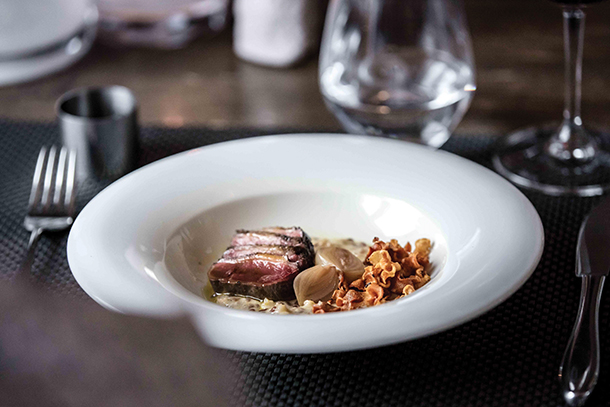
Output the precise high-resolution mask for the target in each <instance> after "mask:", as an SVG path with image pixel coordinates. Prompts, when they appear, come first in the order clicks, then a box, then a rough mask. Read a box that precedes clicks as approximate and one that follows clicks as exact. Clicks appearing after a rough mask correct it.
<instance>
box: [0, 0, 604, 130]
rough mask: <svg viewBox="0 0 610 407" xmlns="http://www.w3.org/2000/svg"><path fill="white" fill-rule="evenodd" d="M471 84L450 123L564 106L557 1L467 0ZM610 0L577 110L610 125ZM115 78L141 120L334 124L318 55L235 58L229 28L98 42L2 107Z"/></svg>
mask: <svg viewBox="0 0 610 407" xmlns="http://www.w3.org/2000/svg"><path fill="white" fill-rule="evenodd" d="M465 4H466V10H467V18H468V23H469V27H470V31H471V35H472V39H473V44H474V52H475V59H476V70H477V87H478V89H477V91H476V94H475V97H474V100H473V103H472V105H471V107H470V110H469V111H468V113H467V114H466V116H465V118H464V120H463V121H462V123H461V124H460V125H459V127H458V129H457V132H459V133H463V134H475V133H476V134H491V135H501V134H504V133H506V132H509V131H510V130H513V129H516V128H518V127H522V126H528V125H534V124H538V123H544V122H548V121H553V120H559V119H560V117H561V112H562V106H563V36H562V21H561V19H562V17H561V11H560V8H559V7H558V6H557V5H556V4H553V3H551V2H549V1H546V0H502V1H500V0H494V1H490V0H465ZM609 23H610V2H605V3H599V4H594V5H592V6H590V7H589V8H588V9H587V26H586V34H585V35H586V37H585V52H584V72H583V119H584V121H585V123H595V124H598V125H601V126H607V127H610V96H609V94H608V92H609V91H610V24H609ZM109 84H121V85H124V86H127V87H129V88H131V89H132V90H133V91H134V93H135V94H136V97H137V98H138V101H139V104H140V120H141V123H142V124H158V125H165V126H192V125H196V126H208V127H213V128H236V127H261V128H276V127H291V128H303V129H307V128H328V129H335V130H340V127H339V125H338V123H337V121H336V120H335V119H334V117H333V116H332V115H331V114H330V113H329V112H328V111H327V109H326V107H325V106H324V103H323V101H322V97H321V95H320V92H319V88H318V80H317V60H316V58H315V55H314V56H312V57H311V58H310V59H309V60H307V61H306V62H304V63H303V64H301V65H299V66H297V67H294V68H291V69H272V68H266V67H262V66H256V65H253V64H250V63H247V62H244V61H241V60H240V59H238V58H237V57H236V56H235V55H234V53H233V51H232V47H231V29H230V27H228V28H227V30H226V31H225V32H224V33H223V34H221V35H219V36H217V37H215V38H200V39H198V40H196V41H194V42H193V43H191V44H189V45H188V46H187V47H186V48H184V49H180V50H173V51H167V50H155V49H134V48H117V47H109V46H105V45H102V44H97V43H96V44H95V45H94V47H93V49H92V50H91V52H90V53H89V54H88V55H86V56H85V57H84V58H83V59H82V60H81V61H80V62H78V63H77V64H75V65H74V66H72V67H70V68H69V69H67V70H65V71H63V72H60V73H58V74H55V75H52V76H49V77H46V78H43V79H39V80H36V81H34V82H31V83H27V84H22V85H16V86H10V87H4V88H0V116H2V117H6V118H14V119H31V120H53V119H54V115H55V113H54V102H55V100H56V99H57V98H58V97H59V96H60V95H61V94H62V93H64V92H66V91H68V90H70V89H73V88H76V87H81V86H93V85H109Z"/></svg>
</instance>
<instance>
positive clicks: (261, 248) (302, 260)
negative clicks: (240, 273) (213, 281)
mask: <svg viewBox="0 0 610 407" xmlns="http://www.w3.org/2000/svg"><path fill="white" fill-rule="evenodd" d="M253 254H272V255H275V256H283V257H284V258H285V259H286V260H288V261H290V262H295V263H297V264H298V266H299V268H303V267H304V268H309V267H311V266H313V262H312V261H311V260H312V257H311V256H310V255H309V251H308V250H307V249H305V248H303V247H298V246H297V247H295V246H269V245H246V246H237V247H229V248H228V249H227V250H226V251H225V252H224V254H223V255H222V258H223V259H239V258H242V257H247V256H251V255H253Z"/></svg>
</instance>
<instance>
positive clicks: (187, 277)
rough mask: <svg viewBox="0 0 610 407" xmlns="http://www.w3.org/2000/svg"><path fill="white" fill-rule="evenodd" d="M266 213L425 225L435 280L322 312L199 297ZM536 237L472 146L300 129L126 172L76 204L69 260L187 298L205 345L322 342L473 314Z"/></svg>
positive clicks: (405, 330) (118, 289)
mask: <svg viewBox="0 0 610 407" xmlns="http://www.w3.org/2000/svg"><path fill="white" fill-rule="evenodd" d="M269 225H280V226H293V225H298V226H301V227H303V229H304V230H305V231H307V232H308V233H309V234H310V235H311V236H318V237H337V238H342V237H353V238H356V239H359V240H364V241H366V242H369V241H371V240H372V238H373V237H375V236H378V237H380V238H382V239H390V238H397V239H399V241H400V242H401V243H405V242H406V241H408V240H409V241H411V242H413V240H414V239H417V238H419V237H428V238H430V239H431V240H432V241H433V244H434V248H433V251H432V255H431V260H432V262H433V264H434V269H433V271H432V280H431V281H430V283H429V284H427V285H426V286H424V287H423V288H422V289H420V290H418V291H416V292H415V293H413V294H411V295H409V296H408V297H406V298H404V299H400V300H397V301H394V302H390V303H387V304H383V305H380V306H377V307H372V308H368V309H361V310H355V311H350V312H343V313H334V314H325V315H268V314H260V313H253V312H246V311H238V310H232V309H228V308H224V307H221V306H219V305H216V304H213V303H211V302H208V301H207V300H205V299H204V298H202V296H201V288H202V285H203V282H202V281H204V280H205V271H206V270H207V268H208V267H209V265H210V264H211V263H212V262H213V261H214V260H215V259H216V258H217V257H218V256H219V255H220V254H221V253H222V250H223V249H224V248H225V247H226V246H227V245H228V244H229V241H230V237H231V235H232V234H233V232H234V231H235V229H238V228H256V227H261V226H269ZM543 238H544V237H543V229H542V224H541V222H540V218H539V217H538V214H537V213H536V210H535V209H534V207H533V206H532V205H531V204H530V202H529V201H528V200H527V198H525V197H524V196H523V195H522V194H521V193H520V192H519V191H518V190H517V189H516V188H514V187H513V186H512V185H510V184H509V183H508V182H507V181H505V180H504V179H503V178H501V177H500V176H498V175H497V174H495V173H493V172H491V171H489V170H487V169H485V168H483V167H481V166H479V165H477V164H475V163H473V162H471V161H468V160H466V159H463V158H460V157H458V156H455V155H453V154H449V153H446V152H442V151H433V150H430V149H428V148H426V147H421V146H418V145H413V144H409V143H406V142H400V141H394V140H388V139H382V138H372V137H361V136H347V135H331V134H322V135H319V134H318V135H312V134H309V135H307V134H302V135H287V136H268V137H259V138H253V139H246V140H239V141H232V142H226V143H221V144H215V145H212V146H208V147H203V148H199V149H195V150H191V151H188V152H185V153H182V154H178V155H175V156H172V157H169V158H166V159H163V160H160V161H158V162H155V163H153V164H150V165H148V166H146V167H144V168H142V169H140V170H137V171H135V172H133V173H132V174H130V175H128V176H126V177H124V178H122V179H120V180H119V181H117V182H115V183H114V184H112V185H111V186H110V187H108V188H107V189H105V190H104V191H103V192H102V193H100V194H99V195H98V196H97V197H96V198H94V199H93V200H92V201H91V202H90V203H89V204H88V205H87V207H86V208H85V209H84V210H83V211H82V212H81V214H80V215H79V216H78V218H77V219H76V222H75V223H74V226H73V227H72V231H71V233H70V237H69V240H68V261H69V264H70V268H71V269H72V272H73V273H74V276H75V278H76V280H77V281H78V283H79V284H80V285H81V287H82V288H83V289H84V290H85V291H86V292H87V293H88V294H89V295H90V296H91V297H92V298H93V299H94V300H96V301H97V302H98V303H100V304H101V305H103V306H105V307H107V308H109V309H112V310H116V311H120V312H124V313H128V314H136V315H149V316H170V315H175V314H178V313H182V312H187V313H189V314H190V315H191V316H192V317H193V320H194V321H195V323H196V325H197V326H198V328H199V329H200V331H201V334H202V336H203V337H204V339H206V340H207V341H208V342H209V343H210V344H212V345H214V346H217V347H222V348H228V349H237V350H246V351H260V352H331V351H344V350H352V349H361V348H368V347H375V346H381V345H387V344H391V343H396V342H401V341H406V340H409V339H414V338H418V337H422V336H425V335H430V334H432V333H435V332H439V331H442V330H445V329H448V328H450V327H453V326H456V325H458V324H461V323H463V322H465V321H467V320H470V319H472V318H474V317H476V316H477V315H480V314H481V313H483V312H485V311H487V310H489V309H491V308H492V307H494V306H496V305H498V304H499V303H500V302H502V301H504V300H505V299H506V298H508V297H509V296H510V295H511V294H512V293H514V292H515V291H516V290H517V289H518V288H519V287H520V286H521V285H522V284H523V283H524V282H525V281H526V280H527V278H528V277H529V276H530V274H531V273H532V272H533V270H534V268H535V267H536V265H537V264H538V261H539V259H540V256H541V254H542V248H543ZM196 276H203V278H201V277H199V278H197V277H196Z"/></svg>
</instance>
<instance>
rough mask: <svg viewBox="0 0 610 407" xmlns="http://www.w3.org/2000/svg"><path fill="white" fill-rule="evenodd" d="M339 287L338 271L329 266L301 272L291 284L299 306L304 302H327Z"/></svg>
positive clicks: (314, 267) (325, 265)
mask: <svg viewBox="0 0 610 407" xmlns="http://www.w3.org/2000/svg"><path fill="white" fill-rule="evenodd" d="M338 286H339V270H337V269H336V268H335V267H334V266H332V265H330V264H323V265H317V266H313V267H310V268H308V269H306V270H303V271H301V272H300V273H299V274H298V275H297V276H296V278H295V279H294V282H293V287H294V293H295V294H296V296H297V301H298V302H299V305H303V304H304V303H305V301H306V300H311V301H314V302H318V301H328V300H330V298H331V297H332V295H333V292H334V291H335V290H336V289H337V287H338Z"/></svg>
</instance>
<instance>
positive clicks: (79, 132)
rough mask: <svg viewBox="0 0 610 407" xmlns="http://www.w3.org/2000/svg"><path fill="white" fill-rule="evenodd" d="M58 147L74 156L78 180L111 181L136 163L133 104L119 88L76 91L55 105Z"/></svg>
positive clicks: (127, 95)
mask: <svg viewBox="0 0 610 407" xmlns="http://www.w3.org/2000/svg"><path fill="white" fill-rule="evenodd" d="M56 111H57V117H58V120H59V127H60V131H61V139H62V143H63V144H64V145H65V146H67V147H69V148H72V149H75V150H76V152H77V162H76V174H77V178H78V179H79V180H82V179H86V178H91V177H95V178H98V179H109V180H115V179H117V178H119V177H121V176H123V175H125V174H126V173H128V172H129V171H131V170H133V169H134V168H135V166H136V163H137V153H138V123H137V121H138V120H137V102H136V98H135V97H134V95H133V93H132V92H131V91H130V90H129V89H127V88H125V87H123V86H108V87H91V88H79V89H74V90H71V91H69V92H67V93H65V94H64V95H63V96H61V97H60V98H59V100H58V101H57V104H56Z"/></svg>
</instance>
